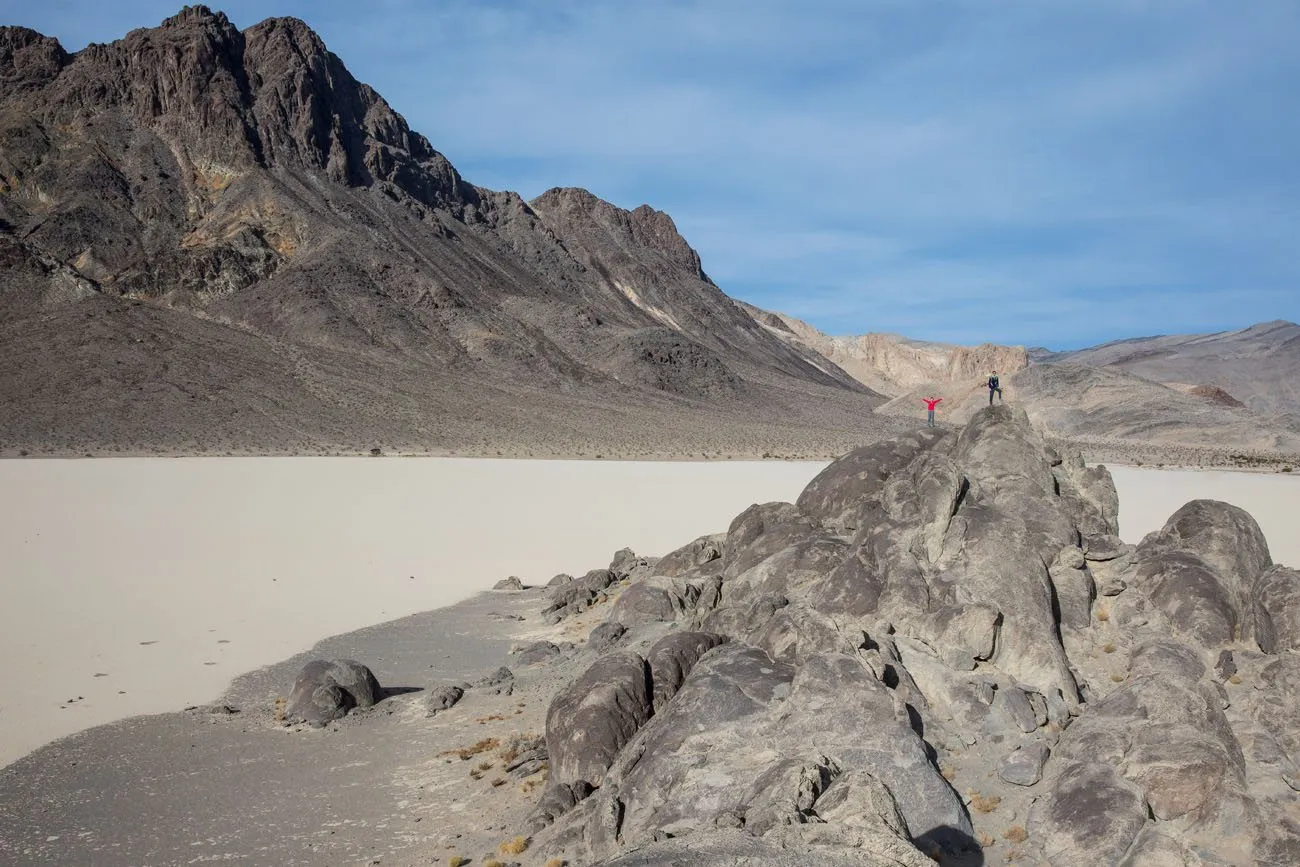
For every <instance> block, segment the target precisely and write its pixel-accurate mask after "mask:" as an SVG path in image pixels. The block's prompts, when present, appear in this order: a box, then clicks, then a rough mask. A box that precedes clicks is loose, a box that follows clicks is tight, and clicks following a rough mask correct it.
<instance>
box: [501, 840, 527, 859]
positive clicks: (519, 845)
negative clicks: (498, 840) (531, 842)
mask: <svg viewBox="0 0 1300 867" xmlns="http://www.w3.org/2000/svg"><path fill="white" fill-rule="evenodd" d="M527 848H528V838H527V837H516V838H514V839H513V840H507V841H505V842H504V843H502V844H501V845H500V846H498V847H497V849H498V850H499V851H500V852H501V854H502V855H518V854H519V853H520V852H522V851H524V850H525V849H527Z"/></svg>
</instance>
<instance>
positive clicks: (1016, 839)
mask: <svg viewBox="0 0 1300 867" xmlns="http://www.w3.org/2000/svg"><path fill="white" fill-rule="evenodd" d="M1002 839H1003V840H1007V841H1009V842H1011V843H1023V842H1025V841H1026V840H1028V839H1029V834H1028V833H1027V832H1026V831H1025V829H1024V827H1023V826H1021V825H1012V826H1011V827H1010V828H1008V829H1006V830H1005V831H1003V832H1002Z"/></svg>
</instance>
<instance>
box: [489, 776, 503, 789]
mask: <svg viewBox="0 0 1300 867" xmlns="http://www.w3.org/2000/svg"><path fill="white" fill-rule="evenodd" d="M505 784H506V778H505V777H497V778H496V779H495V780H493V781H492V788H494V789H496V788H499V787H501V786H504V785H505Z"/></svg>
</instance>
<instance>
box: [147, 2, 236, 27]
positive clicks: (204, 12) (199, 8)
mask: <svg viewBox="0 0 1300 867" xmlns="http://www.w3.org/2000/svg"><path fill="white" fill-rule="evenodd" d="M196 23H197V24H216V25H217V26H219V27H229V26H231V24H230V19H229V18H227V17H226V13H224V12H213V11H212V10H211V9H209V8H208V7H207V6H203V5H195V6H184V7H182V8H181V11H180V12H177V13H176V14H175V15H173V16H171V17H170V18H165V19H163V22H162V24H160V25H158V26H159V28H163V29H170V28H176V27H188V26H191V25H193V24H196Z"/></svg>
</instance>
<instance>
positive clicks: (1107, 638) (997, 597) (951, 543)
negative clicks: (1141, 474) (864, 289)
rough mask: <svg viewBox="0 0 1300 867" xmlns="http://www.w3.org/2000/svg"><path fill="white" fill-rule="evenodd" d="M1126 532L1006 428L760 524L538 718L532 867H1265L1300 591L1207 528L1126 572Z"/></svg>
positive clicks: (1296, 787) (620, 621)
mask: <svg viewBox="0 0 1300 867" xmlns="http://www.w3.org/2000/svg"><path fill="white" fill-rule="evenodd" d="M1118 515H1119V503H1118V498H1117V497H1116V495H1115V491H1114V486H1113V484H1112V482H1111V479H1110V476H1109V474H1108V473H1107V472H1106V470H1105V469H1104V468H1100V467H1087V466H1085V465H1084V464H1083V462H1082V460H1081V459H1080V458H1079V457H1078V455H1077V454H1075V453H1068V452H1058V451H1055V450H1053V449H1049V448H1047V447H1046V445H1045V444H1044V443H1043V441H1042V440H1041V439H1040V438H1039V435H1038V434H1037V433H1036V432H1035V431H1034V429H1033V428H1032V427H1031V426H1030V425H1029V424H1028V421H1027V419H1026V418H1025V416H1024V414H1023V413H1021V412H1019V411H1018V410H1016V409H1015V408H1014V407H1010V406H995V407H992V408H989V409H987V410H984V411H982V412H980V413H978V414H977V415H976V416H975V418H974V419H973V420H972V421H971V423H970V424H969V425H967V427H966V428H965V429H964V430H962V431H960V432H959V433H957V434H956V435H954V434H952V433H948V432H943V431H924V432H920V433H917V434H914V435H909V436H907V437H904V438H902V439H900V440H898V441H895V442H892V443H885V444H880V445H877V446H872V447H870V448H867V449H860V450H858V451H855V452H853V453H851V454H849V455H847V456H846V457H845V458H843V459H842V460H841V461H838V462H836V463H835V464H832V465H831V466H830V467H828V468H827V469H826V470H824V471H823V472H822V473H821V474H819V476H818V477H817V478H816V479H815V480H814V481H813V482H812V483H811V484H810V485H809V486H808V488H807V489H806V490H805V491H804V493H803V495H801V496H800V497H799V500H798V503H797V504H791V503H766V504H761V505H755V506H752V507H750V508H749V509H747V510H745V511H744V512H742V513H741V514H740V515H739V516H737V517H736V519H735V520H734V521H733V522H732V524H731V526H730V528H729V529H728V532H727V533H726V534H725V536H714V537H700V538H699V539H696V540H694V541H692V542H691V543H689V544H687V545H685V546H683V547H682V548H680V549H678V550H677V551H675V552H673V553H671V554H669V555H668V556H666V557H664V558H663V559H662V560H660V561H657V563H656V564H655V566H654V567H651V569H650V572H649V573H646V574H647V575H651V573H653V574H652V575H651V577H635V578H634V579H633V580H632V581H631V586H629V587H628V589H627V590H625V591H624V592H623V596H622V597H621V598H620V599H619V600H618V602H617V603H616V604H615V605H614V606H613V610H612V612H611V615H610V620H609V623H608V624H606V626H604V627H601V629H606V628H608V629H609V630H610V634H611V636H612V635H613V631H614V630H619V632H618V635H619V636H620V638H619V640H620V642H621V643H622V644H624V645H626V646H629V647H639V648H645V649H644V650H643V651H642V652H643V653H645V654H646V656H645V657H644V658H642V657H640V656H636V655H635V654H631V653H629V652H628V651H609V650H605V651H603V652H604V653H605V654H606V655H605V656H603V657H602V658H601V659H600V660H599V661H598V662H597V664H596V666H593V668H592V669H590V670H589V671H588V672H587V673H586V674H584V675H583V676H582V677H581V678H579V680H578V681H577V682H575V684H574V685H573V686H572V687H571V688H570V689H569V690H567V691H566V692H565V693H563V694H562V695H561V696H560V698H558V699H557V700H556V704H555V705H554V706H553V708H552V714H553V717H554V718H555V719H556V720H557V721H558V720H560V719H564V720H565V723H564V725H557V726H556V728H555V735H556V744H555V746H554V747H553V749H552V754H553V755H556V756H559V758H558V759H557V760H556V765H555V767H556V768H558V769H559V770H557V771H556V772H555V774H554V776H553V781H554V784H555V788H554V789H553V790H552V791H548V793H547V794H546V795H545V796H544V797H543V799H542V801H541V802H540V803H539V805H538V809H537V810H536V811H535V813H534V820H535V821H534V825H533V826H531V828H530V830H534V831H536V832H537V837H536V841H537V848H536V851H537V852H538V853H539V855H544V856H550V855H554V856H556V857H560V858H562V859H567V860H572V861H574V862H575V863H594V864H611V865H612V864H641V863H646V864H649V863H675V861H674V860H673V859H676V858H679V857H688V856H687V855H686V853H691V856H690V857H695V858H699V857H704V856H705V855H708V856H709V857H713V855H716V857H717V858H718V859H721V860H719V861H718V862H717V863H736V864H741V863H745V864H769V863H771V864H783V863H801V864H812V863H817V864H823V863H824V864H834V863H840V861H839V860H837V859H840V858H851V859H856V860H853V861H852V863H865V864H874V863H888V864H922V863H933V861H934V860H938V861H939V862H940V863H951V864H971V865H974V864H980V863H993V861H994V860H998V861H1002V860H1006V861H1011V862H1014V863H1021V862H1023V863H1042V864H1053V865H1073V864H1121V863H1124V864H1135V865H1136V864H1165V863H1169V864H1195V863H1215V862H1216V861H1217V862H1218V863H1252V859H1256V860H1257V861H1258V862H1259V863H1270V862H1269V860H1268V859H1270V858H1271V859H1274V861H1276V859H1277V858H1279V857H1280V858H1283V861H1277V863H1284V860H1285V855H1286V853H1289V852H1292V851H1300V824H1298V823H1297V819H1296V817H1295V816H1293V815H1291V812H1292V811H1293V808H1292V807H1291V806H1288V805H1290V804H1293V803H1294V793H1295V792H1296V791H1300V723H1295V722H1294V721H1295V720H1297V719H1300V704H1298V702H1300V698H1297V696H1300V662H1297V659H1300V654H1297V653H1296V650H1295V648H1296V641H1297V638H1298V628H1297V616H1296V611H1297V610H1300V606H1297V604H1294V603H1295V600H1296V598H1300V596H1298V594H1300V579H1297V573H1295V572H1293V571H1292V570H1289V569H1286V568H1283V567H1274V566H1272V563H1271V559H1270V557H1269V554H1268V549H1267V545H1265V544H1264V540H1263V537H1262V535H1261V534H1260V533H1259V530H1258V527H1257V526H1256V525H1255V523H1254V521H1253V520H1252V519H1251V518H1250V516H1249V515H1246V514H1245V513H1244V512H1241V510H1239V509H1235V508H1234V507H1231V506H1227V505H1226V504H1221V503H1212V502H1208V501H1196V502H1193V503H1190V504H1188V506H1186V507H1184V508H1183V509H1180V510H1179V511H1178V512H1177V513H1175V515H1174V516H1173V517H1172V518H1171V519H1170V521H1169V523H1168V524H1166V526H1165V528H1164V529H1162V530H1161V531H1160V532H1158V533H1155V534H1152V535H1151V536H1149V537H1148V538H1147V539H1146V540H1144V541H1143V542H1142V544H1141V545H1140V546H1137V547H1136V548H1135V547H1134V546H1130V545H1127V544H1125V543H1124V542H1122V541H1121V540H1120V539H1119V538H1118V536H1117V535H1116V533H1117V532H1118ZM587 592H590V591H587ZM598 634H599V635H602V636H603V635H604V633H603V632H600V631H599V630H598V631H597V632H595V633H593V639H592V640H591V641H590V642H589V647H591V648H592V649H594V650H597V651H600V649H601V647H602V645H601V643H600V642H598V641H596V637H597V635H598ZM656 639H657V640H656ZM1256 646H1258V647H1259V648H1260V649H1261V650H1262V651H1263V652H1255V651H1254V648H1255V647H1256ZM647 669H648V673H647ZM584 702H585V703H584ZM575 708H582V710H581V711H578V710H575ZM584 714H585V715H584ZM584 729H585V730H586V731H585V732H584V731H583V730H584ZM551 734H552V732H551V728H550V726H549V725H548V741H549V739H550V737H551ZM579 744H581V745H583V746H581V747H579V746H577V745H579ZM586 744H593V745H596V746H595V748H594V749H592V748H588V747H587V746H586ZM579 753H581V757H579ZM584 762H585V763H586V764H584ZM575 786H576V787H577V788H574V787H575ZM584 787H589V788H591V791H587V788H584ZM959 792H960V793H962V794H960V795H959V794H958V793H959ZM1013 814H1014V815H1013ZM1004 816H1005V817H1006V818H1004ZM868 853H870V854H868ZM1279 853H1280V854H1279ZM654 859H664V860H662V861H660V860H654ZM727 859H731V860H727ZM872 859H877V860H872ZM918 859H921V860H918ZM1206 859H1209V860H1208V861H1207V860H1206ZM1259 859H1263V860H1259ZM846 863H847V862H846Z"/></svg>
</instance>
